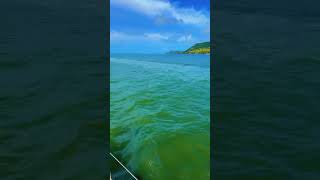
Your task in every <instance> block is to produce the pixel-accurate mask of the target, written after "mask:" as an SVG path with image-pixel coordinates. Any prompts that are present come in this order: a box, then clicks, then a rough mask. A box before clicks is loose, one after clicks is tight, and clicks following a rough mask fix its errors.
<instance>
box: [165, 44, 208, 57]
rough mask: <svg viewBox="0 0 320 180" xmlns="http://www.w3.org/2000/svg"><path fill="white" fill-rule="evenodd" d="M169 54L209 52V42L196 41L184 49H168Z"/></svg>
mask: <svg viewBox="0 0 320 180" xmlns="http://www.w3.org/2000/svg"><path fill="white" fill-rule="evenodd" d="M168 53H169V54H210V42H202V43H197V44H195V45H193V46H192V47H190V48H189V49H187V50H185V51H170V52H168Z"/></svg>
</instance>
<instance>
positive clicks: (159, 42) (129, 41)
mask: <svg viewBox="0 0 320 180" xmlns="http://www.w3.org/2000/svg"><path fill="white" fill-rule="evenodd" d="M110 18H111V19H110V47H111V49H110V51H111V53H165V52H168V51H171V50H186V49H187V48H189V47H191V46H192V45H193V44H195V43H198V42H204V41H209V40H210V0H110Z"/></svg>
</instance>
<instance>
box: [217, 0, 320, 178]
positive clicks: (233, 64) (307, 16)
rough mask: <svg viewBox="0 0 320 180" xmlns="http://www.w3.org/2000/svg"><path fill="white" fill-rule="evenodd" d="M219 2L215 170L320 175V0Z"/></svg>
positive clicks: (223, 174)
mask: <svg viewBox="0 0 320 180" xmlns="http://www.w3.org/2000/svg"><path fill="white" fill-rule="evenodd" d="M212 3H213V6H214V7H213V9H214V10H213V16H212V19H211V20H212V22H213V23H212V27H211V31H212V39H211V40H212V41H214V42H215V43H216V49H214V56H213V57H212V66H211V73H212V79H211V80H212V82H211V85H212V122H211V124H212V126H211V133H212V134H211V137H212V146H211V151H212V162H211V170H212V171H211V173H212V174H211V176H212V177H213V178H214V179H215V180H225V179H237V180H248V179H253V180H256V179H259V180H270V179H273V180H275V179H276V180H278V179H279V180H286V179H290V180H300V179H309V180H317V179H320V166H319V162H320V153H319V152H320V129H319V127H320V121H319V112H320V111H319V107H320V93H319V92H320V71H319V70H320V51H319V50H320V46H319V42H320V14H319V12H320V11H319V8H320V5H319V2H318V1H313V0H307V1H296V0H292V1H287V0H281V1H276V0H271V1H262V0H256V1H252V0H241V1H237V2H233V1H214V2H212Z"/></svg>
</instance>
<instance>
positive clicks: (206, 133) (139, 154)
mask: <svg viewBox="0 0 320 180" xmlns="http://www.w3.org/2000/svg"><path fill="white" fill-rule="evenodd" d="M209 64H210V57H209V56H208V55H142V54H117V55H112V56H111V73H110V74H111V75H110V82H111V84H110V93H111V94H110V106H111V107H110V113H111V116H110V119H111V123H110V124H111V125H110V126H111V127H110V136H111V137H110V138H111V151H112V152H113V153H114V154H115V155H116V156H118V158H119V159H121V160H122V162H124V164H126V165H127V166H128V167H129V169H130V170H132V171H133V172H134V174H136V175H137V176H139V177H140V178H141V179H144V180H160V179H161V180H163V179H170V180H175V179H177V180H178V179H184V180H188V179H193V180H194V179H200V180H201V179H210V71H209V70H210V68H209Z"/></svg>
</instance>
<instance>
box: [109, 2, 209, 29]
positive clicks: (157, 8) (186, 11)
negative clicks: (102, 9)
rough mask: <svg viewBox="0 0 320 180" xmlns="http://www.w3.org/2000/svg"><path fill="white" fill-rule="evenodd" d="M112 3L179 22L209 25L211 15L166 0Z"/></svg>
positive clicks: (151, 15)
mask: <svg viewBox="0 0 320 180" xmlns="http://www.w3.org/2000/svg"><path fill="white" fill-rule="evenodd" d="M110 2H111V4H112V5H116V6H120V7H123V8H128V9H131V10H134V11H136V12H139V13H142V14H145V15H147V16H150V17H155V18H157V17H159V16H160V17H163V16H170V17H172V18H174V19H176V20H177V21H178V22H182V23H185V24H192V25H207V24H209V17H208V16H207V15H206V14H205V12H203V11H197V10H195V9H193V8H179V7H176V6H174V5H173V4H171V3H170V2H169V1H164V0H111V1H110Z"/></svg>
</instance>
